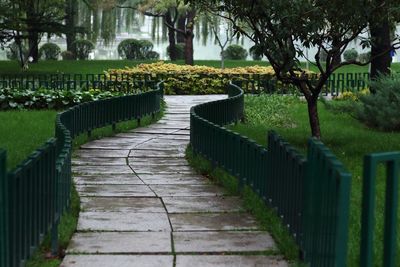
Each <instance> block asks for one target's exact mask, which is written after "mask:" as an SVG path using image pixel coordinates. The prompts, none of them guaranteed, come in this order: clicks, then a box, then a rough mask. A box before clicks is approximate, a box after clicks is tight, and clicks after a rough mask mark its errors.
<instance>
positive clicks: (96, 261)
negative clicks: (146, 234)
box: [60, 255, 174, 267]
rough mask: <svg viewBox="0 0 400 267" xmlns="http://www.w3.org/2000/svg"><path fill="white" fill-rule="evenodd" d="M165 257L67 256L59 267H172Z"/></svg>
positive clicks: (170, 261) (170, 260)
mask: <svg viewBox="0 0 400 267" xmlns="http://www.w3.org/2000/svg"><path fill="white" fill-rule="evenodd" d="M173 261H174V257H173V256H167V255H67V256H66V257H65V258H64V260H63V262H62V263H61V265H60V267H168V266H170V267H172V266H173Z"/></svg>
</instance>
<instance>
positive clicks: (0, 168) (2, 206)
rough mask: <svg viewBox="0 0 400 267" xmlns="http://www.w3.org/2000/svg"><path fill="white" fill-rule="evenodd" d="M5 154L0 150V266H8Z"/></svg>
mask: <svg viewBox="0 0 400 267" xmlns="http://www.w3.org/2000/svg"><path fill="white" fill-rule="evenodd" d="M6 158H7V154H6V151H5V150H0V266H9V253H8V248H9V243H8V242H9V237H8V233H9V231H8V181H7V166H6Z"/></svg>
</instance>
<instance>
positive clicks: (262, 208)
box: [185, 144, 302, 266]
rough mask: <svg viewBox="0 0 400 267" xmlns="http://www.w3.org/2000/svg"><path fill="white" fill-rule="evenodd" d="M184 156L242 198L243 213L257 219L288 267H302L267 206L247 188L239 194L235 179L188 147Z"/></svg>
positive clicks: (292, 244)
mask: <svg viewBox="0 0 400 267" xmlns="http://www.w3.org/2000/svg"><path fill="white" fill-rule="evenodd" d="M185 157H186V160H187V161H188V163H189V165H190V166H191V167H192V168H193V169H195V171H196V172H198V173H199V174H201V175H204V176H206V177H207V178H209V179H210V180H211V181H212V182H214V183H215V184H218V185H221V186H223V187H224V188H225V189H226V191H227V193H228V194H229V195H239V196H240V197H241V198H242V199H243V202H244V208H245V210H246V211H248V212H250V213H251V214H252V215H253V216H254V217H255V218H256V220H257V222H258V223H259V224H260V226H261V229H262V230H266V231H268V232H269V233H270V234H271V236H272V237H273V239H274V241H275V243H276V245H277V248H278V250H279V251H280V253H281V254H282V255H283V256H284V258H285V259H286V260H287V261H289V262H290V266H302V263H301V262H300V261H299V255H300V254H299V252H300V250H299V247H298V246H297V244H296V242H295V240H294V239H293V237H292V236H291V235H290V233H289V231H288V229H287V228H286V227H285V226H284V225H283V224H282V222H281V220H280V218H279V216H278V215H277V214H276V212H275V210H274V209H272V208H270V207H268V206H267V205H266V204H265V203H264V201H263V200H261V198H260V197H258V196H257V195H256V193H254V192H253V191H252V190H251V189H250V187H248V186H245V187H244V188H243V190H242V191H240V190H239V182H238V179H237V178H236V177H234V176H232V175H230V174H228V172H226V171H225V170H224V169H222V168H220V167H215V166H213V165H212V163H211V162H210V161H209V160H207V159H205V158H204V157H202V156H201V155H198V154H195V153H194V152H193V150H192V148H191V146H190V144H189V145H188V146H187V148H186V151H185Z"/></svg>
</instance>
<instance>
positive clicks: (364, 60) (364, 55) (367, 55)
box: [358, 51, 371, 63]
mask: <svg viewBox="0 0 400 267" xmlns="http://www.w3.org/2000/svg"><path fill="white" fill-rule="evenodd" d="M358 60H359V61H360V62H361V63H367V62H369V61H370V60H371V51H370V52H367V53H361V54H360V55H359V56H358Z"/></svg>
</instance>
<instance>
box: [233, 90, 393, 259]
mask: <svg viewBox="0 0 400 267" xmlns="http://www.w3.org/2000/svg"><path fill="white" fill-rule="evenodd" d="M269 98H270V99H271V100H269ZM278 102H279V101H277V100H276V97H266V96H265V97H246V105H245V109H246V113H247V114H250V115H251V116H248V117H247V123H245V124H237V125H236V126H232V129H233V130H234V131H237V132H239V133H241V134H242V135H246V136H248V137H250V138H252V139H254V140H256V141H257V142H258V143H260V144H262V145H266V142H267V141H266V136H267V131H268V130H270V129H274V130H276V131H277V132H278V133H279V134H281V135H282V136H283V137H284V138H285V139H286V140H287V141H288V142H289V143H291V144H292V145H294V146H295V147H297V148H298V149H299V150H301V151H302V152H305V151H306V144H307V139H308V137H309V136H310V130H309V125H308V115H307V106H306V104H305V102H301V101H298V100H297V101H293V100H290V99H289V100H287V99H286V101H285V104H279V103H278ZM271 103H272V104H271ZM271 105H272V106H274V107H275V111H273V110H274V108H270V107H271ZM262 110H268V112H266V113H264V114H262ZM271 110H272V111H271ZM256 113H261V115H260V116H259V117H257V116H253V115H252V114H256ZM275 113H276V114H275ZM281 113H283V114H284V116H281V115H279V114H281ZM319 114H320V120H321V131H322V141H323V142H324V144H325V145H326V146H328V147H329V148H330V149H331V150H332V151H333V153H334V154H335V155H336V156H337V157H338V158H339V159H340V161H342V162H343V163H344V165H345V166H346V168H347V169H348V170H349V171H350V172H351V174H352V185H351V204H350V225H349V266H357V261H358V257H359V242H360V228H361V226H360V216H361V188H362V160H363V156H364V155H365V154H368V153H372V152H382V151H399V150H400V133H398V132H397V133H392V132H379V131H376V130H373V129H369V128H367V127H366V126H364V125H363V124H361V123H360V122H358V121H357V120H355V119H354V118H352V117H350V116H349V115H348V114H337V113H332V112H330V111H328V110H326V109H325V107H324V105H323V104H322V103H320V104H319ZM267 116H268V117H267ZM263 117H264V118H263ZM383 173H384V172H383V170H380V171H379V174H380V175H379V176H378V179H377V180H378V185H377V206H376V213H377V214H376V221H377V224H376V226H375V233H376V234H377V237H376V239H375V240H376V242H375V243H376V247H375V251H374V252H375V258H376V259H379V260H380V259H382V250H383V248H382V231H383V223H382V218H383V210H384V208H383V207H384V205H383V204H384V203H383V202H384V201H383V200H384V196H383V194H384V191H385V190H384V186H385V182H384V177H382V176H383V175H382V174H383ZM399 217H400V216H399ZM399 219H400V218H399ZM398 229H399V230H398V232H399V233H400V226H399V227H398ZM399 242H400V235H398V236H397V243H399ZM397 254H398V255H400V248H399V247H398V253H397ZM376 266H381V263H380V262H379V261H378V262H377V263H376Z"/></svg>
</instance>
